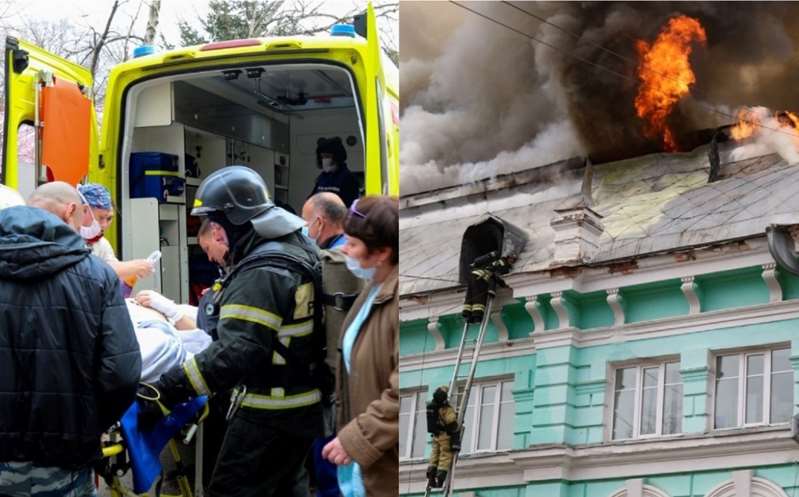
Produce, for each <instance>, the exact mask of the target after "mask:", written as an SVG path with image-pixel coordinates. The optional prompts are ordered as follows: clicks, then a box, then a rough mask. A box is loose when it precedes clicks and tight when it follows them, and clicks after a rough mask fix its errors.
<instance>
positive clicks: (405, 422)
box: [399, 395, 412, 457]
mask: <svg viewBox="0 0 799 497" xmlns="http://www.w3.org/2000/svg"><path fill="white" fill-rule="evenodd" d="M411 404H412V398H411V397H410V396H405V395H403V396H401V397H400V415H399V433H400V437H399V453H400V456H401V457H406V456H407V450H408V447H407V445H408V444H407V440H408V428H409V426H410V422H411Z"/></svg>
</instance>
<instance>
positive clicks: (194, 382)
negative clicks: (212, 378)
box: [183, 357, 211, 395]
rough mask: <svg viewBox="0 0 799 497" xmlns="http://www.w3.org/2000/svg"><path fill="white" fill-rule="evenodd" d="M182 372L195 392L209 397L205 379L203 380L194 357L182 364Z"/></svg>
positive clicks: (209, 392)
mask: <svg viewBox="0 0 799 497" xmlns="http://www.w3.org/2000/svg"><path fill="white" fill-rule="evenodd" d="M183 371H184V372H185V373H186V377H187V378H188V379H189V383H191V386H192V388H194V391H195V392H197V393H198V394H200V395H211V390H210V389H209V388H208V385H207V384H206V383H205V378H203V374H202V373H201V372H200V368H199V367H198V366H197V361H195V360H194V357H192V358H191V359H189V360H188V361H186V362H184V363H183Z"/></svg>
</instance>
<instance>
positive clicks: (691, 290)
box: [680, 276, 702, 314]
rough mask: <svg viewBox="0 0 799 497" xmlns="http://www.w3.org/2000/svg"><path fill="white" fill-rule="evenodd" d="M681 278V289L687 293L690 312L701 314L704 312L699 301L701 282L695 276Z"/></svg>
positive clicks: (686, 297) (683, 292)
mask: <svg viewBox="0 0 799 497" xmlns="http://www.w3.org/2000/svg"><path fill="white" fill-rule="evenodd" d="M680 279H681V281H682V286H680V290H682V294H683V295H685V300H687V301H688V314H699V313H700V312H702V303H701V302H700V301H699V284H698V283H697V282H696V281H695V278H694V277H693V276H686V277H684V278H680Z"/></svg>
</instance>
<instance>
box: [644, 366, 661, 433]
mask: <svg viewBox="0 0 799 497" xmlns="http://www.w3.org/2000/svg"><path fill="white" fill-rule="evenodd" d="M643 374H644V378H643V380H644V388H643V392H642V395H641V435H651V434H653V433H655V432H656V431H657V408H658V377H659V376H660V368H644V370H643Z"/></svg>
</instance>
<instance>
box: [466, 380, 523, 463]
mask: <svg viewBox="0 0 799 497" xmlns="http://www.w3.org/2000/svg"><path fill="white" fill-rule="evenodd" d="M513 381H514V380H513V378H498V379H495V380H490V381H480V382H476V383H473V384H472V392H471V394H470V395H469V399H470V400H471V399H474V406H475V413H474V419H472V420H471V426H468V425H467V426H466V428H465V430H464V434H463V439H462V440H461V443H462V444H463V442H464V441H465V440H466V430H469V431H470V433H469V436H470V438H469V442H470V445H471V447H466V445H462V446H461V453H462V454H485V453H492V452H498V451H504V450H510V449H511V447H507V448H502V449H500V448H498V447H497V445H498V444H499V428H500V426H499V418H500V416H499V415H500V408H501V407H502V402H503V400H504V399H503V397H502V387H503V385H504V384H505V383H510V384H511V386H512V384H513ZM464 386H465V385H464V384H463V383H460V384H458V399H459V400H460V394H461V390H462V389H463V387H464ZM486 387H495V388H496V389H497V390H496V392H497V393H496V396H495V400H496V402H495V403H494V408H493V419H492V421H491V442H490V444H489V448H487V449H477V445H478V443H479V438H480V412H481V410H482V409H481V407H482V403H483V390H484V389H485V388H486ZM511 397H513V393H511ZM511 404H512V406H513V408H514V413H515V409H516V401H515V399H512V400H511ZM455 407H457V406H455ZM464 409H468V405H467V406H465V407H464ZM465 422H466V416H465V415H464V423H465ZM509 429H513V423H511V426H510V427H509Z"/></svg>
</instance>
